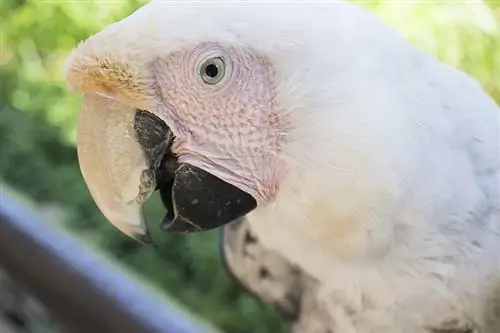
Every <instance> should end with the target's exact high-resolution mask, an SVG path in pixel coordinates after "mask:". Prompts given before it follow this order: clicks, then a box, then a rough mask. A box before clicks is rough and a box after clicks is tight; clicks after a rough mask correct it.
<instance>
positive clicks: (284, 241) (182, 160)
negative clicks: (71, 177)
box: [66, 0, 500, 333]
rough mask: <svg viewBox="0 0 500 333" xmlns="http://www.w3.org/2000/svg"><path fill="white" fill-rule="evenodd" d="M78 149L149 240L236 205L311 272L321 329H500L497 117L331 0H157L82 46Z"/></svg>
mask: <svg viewBox="0 0 500 333" xmlns="http://www.w3.org/2000/svg"><path fill="white" fill-rule="evenodd" d="M66 73H67V74H66V75H67V76H66V77H67V81H68V84H69V86H70V89H72V90H73V91H76V92H78V93H81V94H82V95H83V107H82V110H81V114H80V117H79V120H78V128H77V148H78V159H79V164H80V168H81V171H82V175H83V178H84V180H85V182H86V184H87V186H88V188H89V191H90V193H91V195H92V197H93V199H94V200H95V202H96V204H97V206H98V207H99V209H100V210H101V211H102V213H103V214H104V215H105V216H106V217H107V219H108V220H109V221H110V222H111V223H113V225H115V226H116V227H117V228H118V229H120V230H121V231H123V232H124V233H126V234H127V235H129V236H131V237H134V238H135V239H138V240H140V241H142V242H143V243H147V242H148V241H149V239H148V238H149V237H148V232H147V228H146V226H145V223H144V219H143V218H142V206H143V204H144V202H145V201H146V200H147V199H148V197H149V196H150V195H151V193H152V192H154V191H155V190H159V191H160V194H161V197H162V199H163V202H164V204H165V206H166V208H167V211H168V212H167V214H166V216H165V218H164V220H163V221H162V223H161V226H162V228H163V229H164V230H165V231H166V232H196V231H200V230H207V229H211V228H216V227H220V226H223V225H225V224H227V223H229V222H231V221H233V220H236V219H238V218H241V217H243V216H246V219H247V220H248V221H249V223H250V225H251V227H252V230H253V231H254V232H255V234H256V235H257V236H258V237H259V240H260V241H261V242H262V244H263V245H264V246H266V247H267V248H269V249H271V250H273V251H276V253H279V254H280V255H282V256H283V257H285V258H287V259H288V260H290V262H292V263H294V264H295V265H298V266H300V267H301V268H302V269H303V270H304V271H305V272H306V273H307V274H309V275H310V276H311V277H313V278H314V279H317V280H318V281H319V282H320V283H321V288H322V299H323V301H324V303H325V305H326V307H327V309H328V312H329V313H330V314H331V316H332V318H333V320H334V327H335V329H334V333H338V332H340V333H353V332H357V333H402V332H404V333H424V332H425V333H428V332H461V333H465V332H475V333H479V332H480V333H497V332H500V234H499V231H500V230H499V229H500V112H499V107H498V106H497V105H496V104H495V102H494V101H493V99H492V98H490V97H489V96H488V95H487V94H486V93H485V92H484V90H483V88H482V87H481V86H480V85H479V84H478V83H477V82H476V81H475V80H474V79H472V78H470V77H469V76H468V75H466V74H464V73H463V72H461V71H459V70H457V69H455V68H452V67H451V66H448V65H446V64H444V63H442V62H440V61H438V60H437V59H435V58H434V57H432V56H431V55H429V54H427V53H425V52H423V51H421V50H419V49H417V48H416V47H414V46H412V45H411V44H410V43H409V42H407V41H405V40H404V39H403V38H402V37H401V36H400V35H399V34H398V33H396V32H395V31H393V30H392V29H390V28H389V27H388V26H386V25H385V24H384V23H382V21H381V20H380V19H378V18H377V17H376V16H375V15H373V14H371V13H369V12H367V11H365V10H363V9H362V8H360V7H358V6H355V5H353V4H349V3H344V2H341V1H317V2H314V1H304V2H300V3H299V2H296V1H278V2H271V1H269V2H254V1H243V0H240V1H237V0H234V1H223V2H217V1H216V0H213V1H210V0H206V1H198V2H189V1H188V2H184V3H182V2H178V1H174V0H163V1H162V0H153V1H151V2H149V3H148V4H146V5H145V6H143V7H142V8H140V9H139V10H137V11H136V12H134V13H133V14H132V15H130V16H129V17H126V18H125V19H123V20H122V21H120V22H117V23H115V24H112V25H110V26H108V27H106V28H104V29H103V30H102V31H100V32H98V33H97V34H95V35H94V36H92V37H90V38H88V39H87V40H86V41H84V42H82V43H81V44H79V45H78V46H77V47H76V48H75V50H74V51H73V52H72V53H71V55H70V56H69V59H68V62H67V65H66Z"/></svg>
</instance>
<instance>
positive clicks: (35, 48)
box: [0, 0, 500, 333]
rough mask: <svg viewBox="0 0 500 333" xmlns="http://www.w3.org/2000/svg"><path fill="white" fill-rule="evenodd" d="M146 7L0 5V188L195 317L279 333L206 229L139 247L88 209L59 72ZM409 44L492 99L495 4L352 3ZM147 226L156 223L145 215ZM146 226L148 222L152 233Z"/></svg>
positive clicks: (28, 0) (499, 46)
mask: <svg viewBox="0 0 500 333" xmlns="http://www.w3.org/2000/svg"><path fill="white" fill-rule="evenodd" d="M145 2H146V1H141V0H121V1H100V0H86V1H80V0H65V1H45V0H0V181H5V182H6V183H8V184H10V185H11V186H13V187H15V188H17V189H20V190H21V191H22V192H23V193H25V194H26V195H27V196H29V197H30V198H32V199H34V200H35V201H36V202H37V203H39V204H40V205H41V207H43V208H44V209H45V212H46V213H47V216H48V217H49V219H48V222H50V223H54V224H56V225H58V226H61V227H64V228H67V229H69V230H71V231H72V232H74V233H75V234H76V235H78V236H79V237H81V238H82V239H84V240H85V241H86V242H88V243H89V244H90V245H91V246H93V247H96V248H99V249H100V250H102V251H103V252H104V253H107V254H109V255H110V256H112V257H115V258H116V259H117V260H119V261H120V262H123V263H125V264H126V265H127V267H129V268H130V269H131V270H132V271H134V272H136V273H137V274H139V275H140V276H141V277H143V278H144V279H145V280H147V281H149V282H150V283H151V284H153V285H154V286H156V287H158V288H159V289H160V290H163V291H164V292H165V293H166V294H168V295H171V296H172V297H174V298H176V299H178V300H179V301H180V302H182V303H184V304H185V305H186V306H187V308H189V309H190V310H191V311H193V312H194V313H196V314H198V315H200V316H202V317H204V318H206V319H208V320H209V321H211V322H213V323H215V324H216V325H217V326H218V327H219V328H220V329H222V330H223V331H225V332H231V333H250V332H255V333H257V332H258V333H266V332H270V333H279V332H285V331H286V325H285V324H283V323H282V322H281V320H280V319H279V318H278V316H277V315H276V314H275V313H274V311H273V310H272V309H270V308H269V307H268V306H266V305H264V304H262V303H260V302H259V301H258V300H255V299H253V298H252V297H251V296H249V295H247V294H245V293H244V292H243V291H242V290H241V289H239V288H238V286H237V285H236V284H235V283H234V282H233V281H231V280H230V278H229V277H228V276H227V275H226V274H225V272H224V270H223V268H222V266H221V264H220V259H219V253H218V248H217V237H218V234H217V232H207V233H203V234H198V235H189V236H166V235H159V234H158V233H157V234H155V235H154V237H155V240H156V242H157V243H158V244H159V247H160V250H159V251H158V252H154V251H152V250H151V249H149V248H143V247H141V246H138V244H136V243H135V242H133V241H132V240H130V239H128V238H127V237H125V236H123V235H122V234H120V233H119V232H118V231H116V230H115V229H114V228H113V227H112V226H111V225H110V224H109V223H107V222H106V221H105V220H104V218H103V216H102V215H101V214H100V213H99V212H98V210H97V209H96V207H95V205H94V204H93V202H92V201H91V198H90V196H89V194H88V192H87V190H86V188H85V186H84V184H83V181H82V178H81V175H80V172H79V169H78V166H77V164H76V152H75V147H74V137H75V122H76V116H77V114H78V110H79V103H80V100H79V97H78V96H76V95H71V94H69V93H68V91H67V89H66V85H65V82H64V78H63V75H62V68H63V63H64V60H65V58H66V56H67V55H68V53H69V51H70V50H71V49H72V48H73V47H74V46H75V45H76V44H77V43H78V42H79V41H80V40H83V39H85V38H86V37H88V36H89V35H91V34H94V33H95V32H97V31H98V30H100V29H101V28H103V27H104V26H106V25H107V24H109V23H111V22H113V21H116V20H118V19H121V18H123V17H124V16H126V15H128V14H130V13H131V12H132V11H133V10H135V9H136V8H137V7H139V6H140V5H141V4H143V3H145ZM355 2H357V3H359V4H361V5H362V6H365V7H367V8H368V9H369V10H371V11H374V12H375V13H377V14H378V15H380V16H381V17H382V19H383V20H385V21H386V22H387V23H388V24H389V25H391V26H393V27H395V28H397V29H398V30H399V31H400V32H401V33H402V34H403V35H404V36H406V37H407V38H408V39H409V40H410V41H412V42H413V43H415V44H416V45H418V46H419V47H421V48H423V49H425V50H428V51H429V52H431V53H433V54H435V55H436V56H437V57H438V58H440V59H442V60H443V61H445V62H447V63H449V64H451V65H453V66H456V67H460V68H462V69H463V70H465V71H466V72H468V73H469V74H471V75H473V76H474V77H476V78H477V79H478V80H479V81H480V82H481V83H482V84H483V85H484V87H485V88H486V90H487V91H488V92H489V93H490V94H492V95H493V96H494V97H495V98H496V99H497V101H500V30H499V29H500V2H499V1H495V0H491V1H484V2H483V1H466V0H464V1H455V2H442V1H438V0H436V1H434V2H432V1H418V0H414V1H391V0H383V1H361V0H359V1H355ZM148 215H150V216H151V218H150V221H151V224H152V225H151V229H154V230H156V229H157V228H156V227H155V226H156V221H158V219H159V217H160V215H161V209H160V206H159V205H158V201H153V202H152V203H151V204H150V205H149V206H148ZM153 224H154V225H153Z"/></svg>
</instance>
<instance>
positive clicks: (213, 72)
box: [205, 64, 219, 78]
mask: <svg viewBox="0 0 500 333" xmlns="http://www.w3.org/2000/svg"><path fill="white" fill-rule="evenodd" d="M205 74H207V76H209V77H211V78H214V77H216V76H217V74H219V69H218V68H217V66H216V65H214V64H209V65H207V67H205Z"/></svg>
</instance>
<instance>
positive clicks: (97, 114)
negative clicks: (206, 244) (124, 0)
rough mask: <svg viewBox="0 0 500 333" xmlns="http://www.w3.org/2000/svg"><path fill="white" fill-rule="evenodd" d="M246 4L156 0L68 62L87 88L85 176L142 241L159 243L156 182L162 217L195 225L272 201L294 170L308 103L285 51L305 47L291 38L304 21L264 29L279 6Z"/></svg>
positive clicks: (82, 145) (176, 225)
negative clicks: (290, 142) (290, 161)
mask: <svg viewBox="0 0 500 333" xmlns="http://www.w3.org/2000/svg"><path fill="white" fill-rule="evenodd" d="M241 6H244V3H240V2H236V3H234V4H229V5H227V6H226V5H222V6H221V5H217V3H216V2H212V1H207V2H204V3H200V4H199V5H196V6H185V5H184V6H183V5H179V3H175V2H168V1H152V2H150V3H149V4H147V5H145V6H144V7H142V8H140V9H139V10H137V11H136V12H135V13H133V14H132V15H130V16H129V17H127V18H125V19H124V20H122V21H120V22H117V23H115V24H112V25H110V26H108V27H106V28H104V29H103V30H102V31H100V32H98V33H97V34H95V35H94V36H91V37H90V38H88V39H87V40H86V41H83V42H82V43H80V44H79V45H78V46H77V47H76V48H75V49H74V50H73V52H72V53H71V55H70V57H69V59H68V61H67V67H66V75H67V81H68V84H69V86H70V88H71V89H72V90H73V91H76V92H79V93H81V94H82V96H83V105H82V109H81V113H80V115H79V120H78V125H77V151H78V162H79V166H80V169H81V172H82V175H83V178H84V181H85V183H86V185H87V187H88V189H89V192H90V193H91V195H92V197H93V199H94V201H95V202H96V204H97V206H98V208H99V209H100V210H101V212H102V213H103V215H105V217H106V218H107V219H108V220H109V221H110V222H111V223H112V224H113V225H114V226H115V227H117V228H118V229H119V230H121V231H122V232H124V233H125V234H127V235H129V236H131V237H133V238H135V239H136V240H139V241H141V242H144V243H147V242H149V234H148V232H147V228H146V226H145V220H144V218H143V212H142V211H143V205H144V203H145V202H146V200H147V199H148V198H149V196H150V195H151V194H152V193H153V192H154V191H155V190H158V191H159V192H160V194H161V198H162V201H163V203H164V205H165V206H166V208H167V213H166V215H165V217H164V219H163V221H162V223H161V225H162V226H163V228H164V229H165V230H166V231H169V232H193V231H200V230H207V229H212V228H216V227H219V226H222V225H224V224H226V223H229V222H231V221H233V220H235V219H237V218H239V217H241V216H244V215H245V214H247V213H248V212H250V211H251V210H253V209H255V208H256V207H257V206H258V205H260V204H265V203H267V202H269V201H271V200H272V198H273V197H274V196H275V195H276V193H277V190H278V188H279V184H280V181H281V179H282V178H283V177H284V176H285V174H286V164H285V163H284V162H283V158H282V157H283V156H282V153H283V151H284V150H285V149H286V145H287V134H288V133H289V131H290V126H292V125H291V124H292V119H291V114H290V113H291V108H293V107H297V106H298V105H290V104H289V103H290V102H292V103H293V101H292V100H293V98H289V97H290V94H293V93H294V92H293V91H292V89H290V88H291V87H294V86H295V87H297V86H298V85H299V84H300V82H298V81H296V80H297V79H298V77H297V76H296V75H294V74H295V72H294V70H296V69H297V68H294V65H293V63H290V61H288V62H286V61H283V59H284V58H285V55H286V53H287V52H290V51H291V50H293V49H295V48H297V47H298V45H296V44H294V43H293V40H292V41H290V40H286V38H287V34H292V33H296V32H297V31H295V30H297V27H295V26H294V25H293V24H292V25H289V26H288V31H283V30H281V31H280V29H277V30H276V31H274V32H272V33H273V34H274V36H273V38H269V36H267V37H266V35H268V34H269V33H270V32H269V31H266V28H265V25H268V24H269V21H270V20H271V21H273V20H274V19H275V16H274V15H275V14H276V11H275V10H274V11H273V10H272V8H268V10H263V9H262V8H257V7H255V6H248V8H247V9H245V10H241V8H240V7H241ZM289 19H290V20H291V19H292V18H291V17H289ZM290 23H291V22H290ZM262 24H264V25H262ZM299 28H300V27H299ZM292 30H294V31H292ZM275 42H277V43H275ZM279 58H283V59H279ZM278 64H282V65H283V66H278ZM290 80H293V84H292V85H290ZM284 91H286V94H287V96H286V97H287V98H285V99H284V98H283V93H284ZM296 97H298V96H296ZM285 101H286V102H285Z"/></svg>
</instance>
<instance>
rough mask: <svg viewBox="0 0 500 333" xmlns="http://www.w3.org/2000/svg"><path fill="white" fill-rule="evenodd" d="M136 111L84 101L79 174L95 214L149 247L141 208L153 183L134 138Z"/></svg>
mask: <svg viewBox="0 0 500 333" xmlns="http://www.w3.org/2000/svg"><path fill="white" fill-rule="evenodd" d="M135 113H136V110H135V108H132V107H130V106H127V105H124V104H121V103H119V102H117V101H115V100H113V99H111V98H107V97H103V96H99V95H96V94H87V95H84V102H83V106H82V110H81V113H80V116H79V119H78V126H77V151H78V161H79V164H80V170H81V172H82V175H83V178H84V181H85V183H86V185H87V187H88V189H89V192H90V194H91V196H92V198H93V199H94V201H95V203H96V204H97V207H98V208H99V210H100V211H101V212H102V213H103V214H104V216H105V217H106V218H107V219H108V220H109V221H110V222H111V223H112V224H113V225H114V226H115V227H116V228H117V229H119V230H120V231H122V232H123V233H125V234H126V235H128V236H130V237H132V238H134V239H135V240H137V241H139V242H141V243H143V244H148V245H150V244H152V241H151V237H150V235H149V233H148V231H147V226H146V222H145V219H144V217H143V205H144V203H145V202H146V200H147V199H148V197H149V196H150V195H151V193H152V192H153V191H154V187H155V181H154V179H153V178H154V177H153V176H152V173H151V172H150V170H149V167H148V165H147V162H146V157H145V155H144V152H143V150H142V149H141V146H140V145H139V143H138V141H137V138H136V132H135V131H134V117H135Z"/></svg>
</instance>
